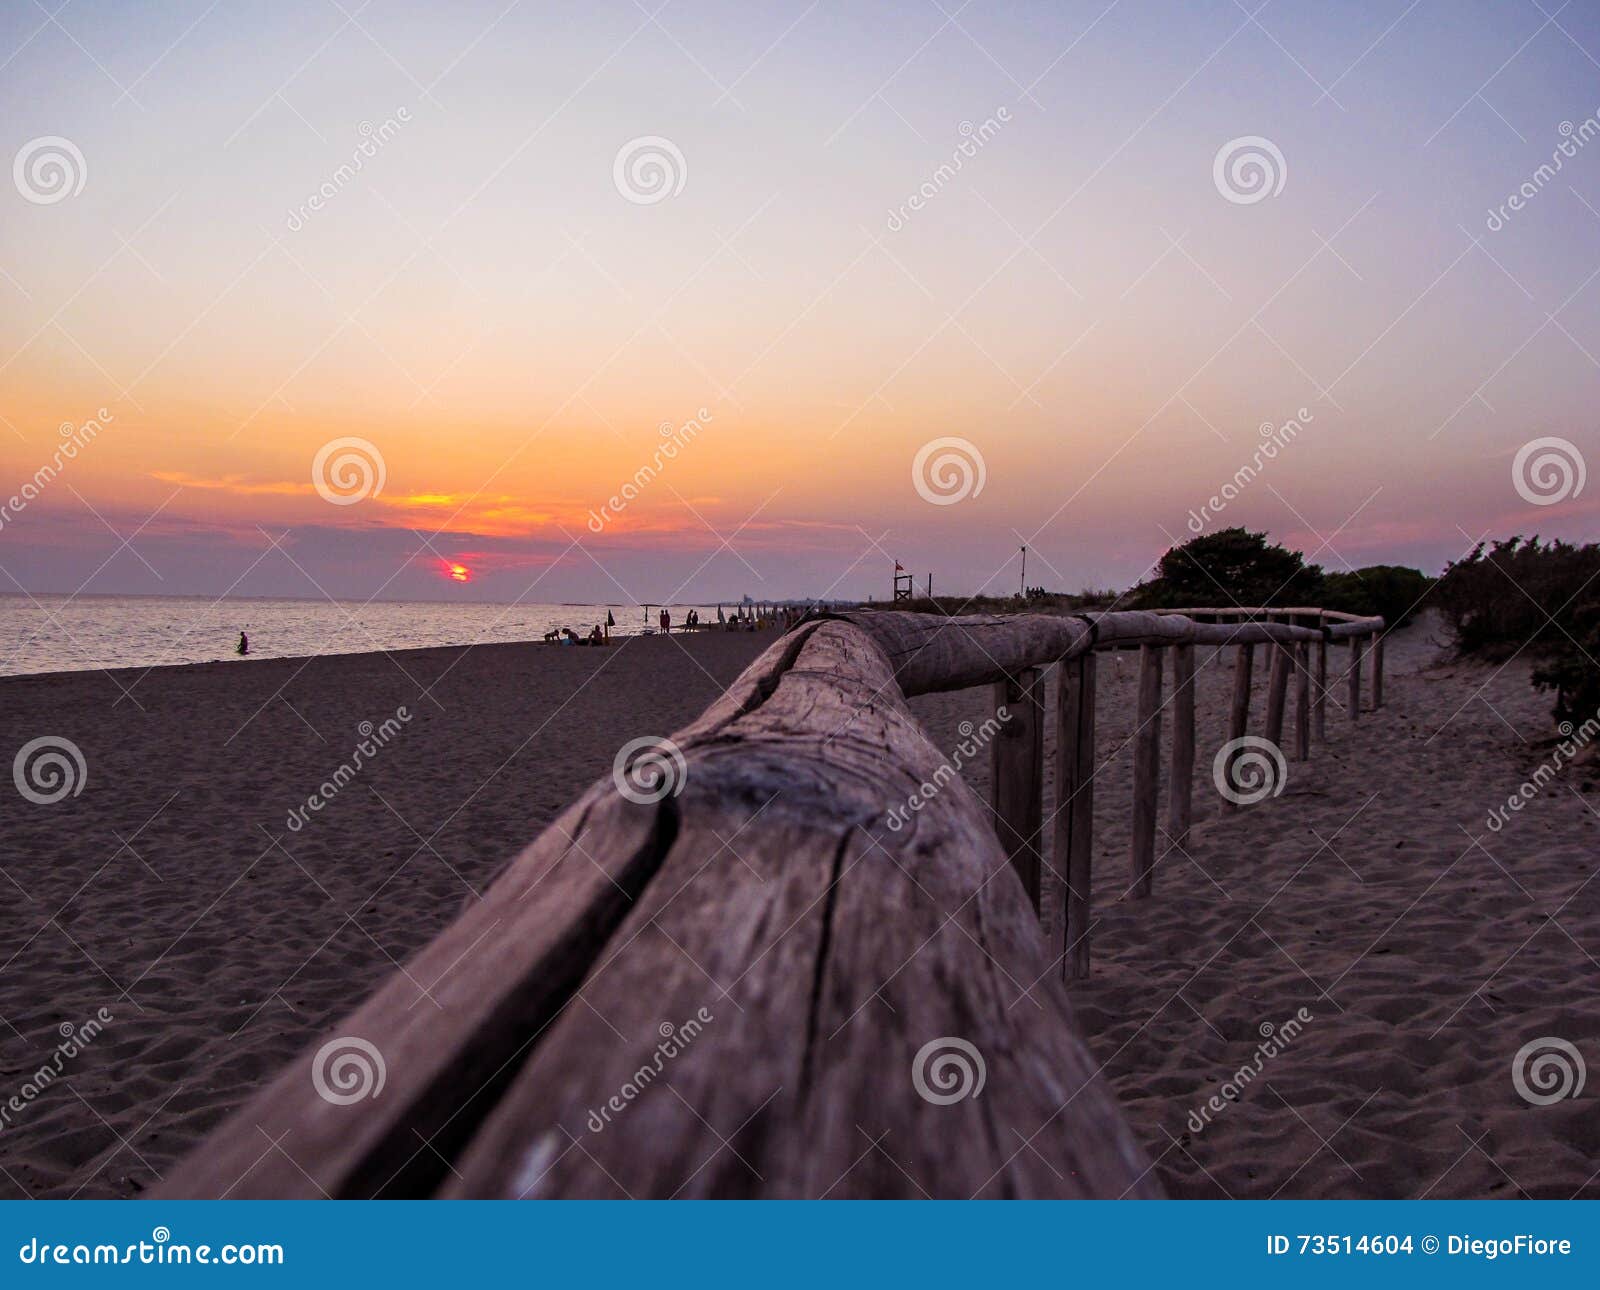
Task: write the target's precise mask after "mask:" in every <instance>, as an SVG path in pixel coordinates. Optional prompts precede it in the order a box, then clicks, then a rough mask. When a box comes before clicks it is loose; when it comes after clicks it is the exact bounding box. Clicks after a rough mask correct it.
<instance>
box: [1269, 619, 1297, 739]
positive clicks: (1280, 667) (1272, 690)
mask: <svg viewBox="0 0 1600 1290" xmlns="http://www.w3.org/2000/svg"><path fill="white" fill-rule="evenodd" d="M1271 649H1272V672H1271V674H1270V675H1269V677H1268V678H1267V732H1266V733H1267V740H1268V742H1269V743H1272V744H1275V745H1277V746H1278V747H1279V748H1281V747H1283V711H1284V706H1285V704H1286V702H1287V700H1288V698H1289V666H1290V664H1291V663H1292V662H1293V659H1294V655H1293V654H1292V653H1291V652H1290V648H1289V646H1287V645H1273V646H1271Z"/></svg>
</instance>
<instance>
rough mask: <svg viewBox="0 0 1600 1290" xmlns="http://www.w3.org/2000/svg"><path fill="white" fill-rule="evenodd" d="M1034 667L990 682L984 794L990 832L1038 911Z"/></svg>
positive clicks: (1038, 688)
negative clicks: (991, 720) (991, 722)
mask: <svg viewBox="0 0 1600 1290" xmlns="http://www.w3.org/2000/svg"><path fill="white" fill-rule="evenodd" d="M1043 675H1044V674H1043V672H1041V671H1040V669H1039V668H1036V667H1025V668H1019V669H1018V670H1017V672H1016V673H1015V675H1013V676H1010V677H1008V678H1007V679H1005V680H1004V681H996V682H995V685H994V702H995V713H996V715H997V716H998V715H1000V714H1001V713H1004V714H1005V715H1004V717H1003V718H1002V722H1003V724H1002V725H1001V728H1000V732H999V733H998V734H997V735H995V737H994V738H993V739H992V740H990V741H989V793H990V800H991V802H992V803H993V810H994V830H995V835H996V836H997V837H998V838H999V839H1000V849H1001V850H1002V851H1004V852H1005V853H1006V855H1007V856H1008V857H1009V858H1010V860H1011V864H1012V867H1013V868H1015V869H1016V871H1017V876H1018V877H1019V878H1021V879H1022V886H1023V889H1024V890H1025V891H1026V892H1027V893H1028V899H1029V900H1031V901H1032V902H1033V908H1034V911H1035V912H1038V910H1039V898H1040V890H1039V888H1040V876H1041V873H1042V871H1043V864H1042V862H1041V857H1040V852H1039V843H1040V838H1039V834H1040V831H1041V829H1042V827H1043V818H1044V685H1043V683H1042V677H1043Z"/></svg>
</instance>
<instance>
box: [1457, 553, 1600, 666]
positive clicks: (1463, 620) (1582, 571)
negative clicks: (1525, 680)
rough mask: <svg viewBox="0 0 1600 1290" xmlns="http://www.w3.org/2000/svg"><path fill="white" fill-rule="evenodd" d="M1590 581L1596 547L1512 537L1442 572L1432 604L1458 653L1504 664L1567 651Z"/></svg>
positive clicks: (1597, 568) (1597, 569)
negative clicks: (1515, 657) (1521, 656)
mask: <svg viewBox="0 0 1600 1290" xmlns="http://www.w3.org/2000/svg"><path fill="white" fill-rule="evenodd" d="M1597 580H1600V546H1597V545H1595V544H1594V543H1592V542H1591V543H1588V544H1587V545H1585V546H1574V545H1572V544H1571V543H1569V542H1541V541H1540V540H1539V539H1538V538H1537V537H1532V538H1527V539H1524V538H1521V537H1513V538H1504V539H1502V540H1500V541H1497V542H1494V543H1492V544H1491V545H1490V546H1488V547H1487V548H1485V547H1484V546H1483V545H1482V544H1481V543H1480V544H1479V545H1478V546H1477V547H1475V548H1474V549H1473V551H1472V553H1471V554H1470V555H1468V556H1466V557H1464V558H1463V559H1460V560H1456V561H1454V562H1452V563H1451V564H1449V565H1447V566H1446V567H1445V571H1444V574H1443V575H1442V576H1441V577H1440V579H1439V585H1438V588H1437V590H1436V592H1435V598H1436V600H1437V603H1438V605H1439V607H1440V608H1441V609H1442V610H1443V611H1444V615H1445V619H1446V620H1447V621H1448V622H1449V624H1450V627H1451V629H1452V630H1453V631H1454V632H1455V636H1456V643H1457V645H1458V646H1459V647H1460V648H1461V650H1462V651H1463V652H1465V653H1468V654H1483V655H1486V656H1489V657H1493V658H1505V657H1509V656H1510V655H1512V654H1516V653H1518V652H1520V651H1521V650H1523V649H1526V648H1529V647H1530V646H1531V647H1533V648H1535V649H1538V650H1541V651H1542V650H1543V649H1544V648H1545V647H1553V648H1557V649H1564V648H1566V647H1567V646H1568V645H1570V644H1571V641H1572V639H1573V638H1575V637H1576V635H1577V633H1578V631H1579V630H1580V629H1579V627H1578V623H1577V613H1578V607H1579V604H1580V603H1581V602H1582V601H1584V600H1585V599H1587V598H1588V595H1589V594H1590V593H1592V592H1594V591H1596V590H1600V581H1597Z"/></svg>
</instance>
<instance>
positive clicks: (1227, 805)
mask: <svg viewBox="0 0 1600 1290" xmlns="http://www.w3.org/2000/svg"><path fill="white" fill-rule="evenodd" d="M1254 667H1255V646H1253V645H1241V646H1239V649H1238V652H1237V654H1236V655H1235V656H1234V660H1233V702H1232V705H1231V706H1230V707H1229V709H1228V743H1229V744H1235V743H1237V742H1238V741H1239V740H1240V739H1243V738H1244V733H1245V731H1246V730H1247V729H1248V728H1249V725H1250V682H1251V672H1252V671H1253V670H1254ZM1221 769H1222V773H1223V775H1224V776H1225V777H1226V778H1227V780H1228V782H1229V783H1232V776H1233V765H1232V758H1231V757H1225V758H1224V761H1223V765H1222V767H1221ZM1218 809H1219V812H1220V813H1221V814H1223V815H1231V814H1233V812H1235V811H1237V810H1238V809H1239V804H1238V803H1237V802H1234V801H1230V800H1229V799H1228V798H1227V797H1226V796H1225V797H1223V799H1222V804H1221V806H1220V807H1219V808H1218Z"/></svg>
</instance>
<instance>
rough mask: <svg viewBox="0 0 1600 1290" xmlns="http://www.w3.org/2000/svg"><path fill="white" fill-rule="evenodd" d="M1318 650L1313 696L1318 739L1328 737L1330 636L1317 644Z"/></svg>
mask: <svg viewBox="0 0 1600 1290" xmlns="http://www.w3.org/2000/svg"><path fill="white" fill-rule="evenodd" d="M1316 650H1317V681H1316V686H1315V687H1314V692H1313V697H1312V708H1313V710H1314V712H1315V717H1316V730H1317V738H1318V739H1326V738H1327V737H1328V638H1327V637H1326V636H1324V637H1323V638H1322V639H1321V640H1319V641H1318V642H1317V644H1316Z"/></svg>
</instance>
